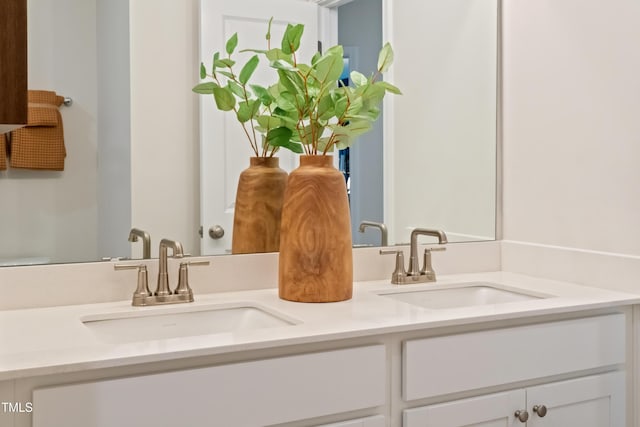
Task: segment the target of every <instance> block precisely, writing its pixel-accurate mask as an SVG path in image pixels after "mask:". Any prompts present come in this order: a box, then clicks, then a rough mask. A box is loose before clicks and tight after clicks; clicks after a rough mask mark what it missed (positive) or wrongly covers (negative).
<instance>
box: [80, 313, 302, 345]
mask: <svg viewBox="0 0 640 427" xmlns="http://www.w3.org/2000/svg"><path fill="white" fill-rule="evenodd" d="M81 321H82V323H83V324H84V325H85V326H86V327H87V328H89V329H90V330H91V331H92V332H93V333H94V334H95V335H96V337H97V338H98V339H100V340H101V341H105V342H109V343H116V344H119V343H131V342H139V341H149V340H161V339H169V338H180V337H188V336H196V335H210V334H218V333H225V332H239V331H248V330H254V329H265V328H275V327H281V326H291V325H295V324H297V323H299V322H297V321H295V320H294V319H291V318H288V317H287V316H285V315H283V314H280V313H276V312H274V311H271V310H269V309H266V308H264V307H260V306H257V305H255V304H232V305H215V306H187V307H185V306H180V307H179V308H176V307H171V308H166V309H165V308H162V309H152V310H148V311H147V310H141V311H135V312H130V311H127V312H119V313H109V314H100V315H90V316H85V317H83V318H82V319H81Z"/></svg>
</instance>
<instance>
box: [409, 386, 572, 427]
mask: <svg viewBox="0 0 640 427" xmlns="http://www.w3.org/2000/svg"><path fill="white" fill-rule="evenodd" d="M525 400H526V398H525V391H524V390H513V391H508V392H504V393H495V394H489V395H486V396H480V397H474V398H471V399H463V400H456V401H453V402H446V403H441V404H438V405H430V406H425V407H422V408H415V409H407V410H406V411H404V412H403V414H402V425H403V427H462V426H464V427H512V426H516V425H520V422H519V421H517V420H516V418H515V416H514V414H515V413H516V411H518V410H525V407H526V405H525V403H526V402H525ZM565 427H567V426H565Z"/></svg>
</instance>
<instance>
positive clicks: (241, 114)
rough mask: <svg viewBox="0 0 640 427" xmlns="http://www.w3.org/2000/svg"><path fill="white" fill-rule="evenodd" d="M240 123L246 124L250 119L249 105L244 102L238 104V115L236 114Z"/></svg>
mask: <svg viewBox="0 0 640 427" xmlns="http://www.w3.org/2000/svg"><path fill="white" fill-rule="evenodd" d="M236 116H237V117H238V121H239V122H240V123H246V122H248V121H249V120H250V119H251V105H249V104H248V103H247V102H246V101H243V102H241V103H239V104H238V113H237V114H236Z"/></svg>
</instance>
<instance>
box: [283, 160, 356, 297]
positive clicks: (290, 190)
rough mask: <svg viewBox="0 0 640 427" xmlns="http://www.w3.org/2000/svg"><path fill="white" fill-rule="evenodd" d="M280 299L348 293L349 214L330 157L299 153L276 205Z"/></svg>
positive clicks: (350, 284) (342, 185)
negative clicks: (279, 221) (279, 219)
mask: <svg viewBox="0 0 640 427" xmlns="http://www.w3.org/2000/svg"><path fill="white" fill-rule="evenodd" d="M278 288H279V295H280V298H282V299H285V300H289V301H298V302H335V301H344V300H347V299H350V298H351V296H352V293H353V256H352V248H351V219H350V213H349V200H348V198H347V188H346V183H345V179H344V175H343V174H342V173H341V172H340V171H339V170H337V169H336V168H335V167H334V166H333V156H300V166H299V167H298V168H297V169H295V170H294V171H292V172H291V174H289V179H288V182H287V189H286V191H285V196H284V205H283V207H282V225H281V236H280V257H279V269H278Z"/></svg>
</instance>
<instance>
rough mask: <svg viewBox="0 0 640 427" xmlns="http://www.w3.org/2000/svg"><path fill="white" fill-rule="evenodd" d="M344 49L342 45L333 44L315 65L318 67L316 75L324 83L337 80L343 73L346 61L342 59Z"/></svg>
mask: <svg viewBox="0 0 640 427" xmlns="http://www.w3.org/2000/svg"><path fill="white" fill-rule="evenodd" d="M342 55H343V50H342V46H340V45H337V46H333V47H332V48H330V49H329V50H327V52H326V53H325V54H324V55H323V56H322V58H320V60H319V61H318V62H317V63H316V64H315V65H314V68H315V69H316V74H315V77H316V78H317V79H318V81H320V82H321V83H322V84H328V83H330V82H335V81H337V80H338V79H339V78H340V75H342V70H343V68H344V63H343V61H342Z"/></svg>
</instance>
